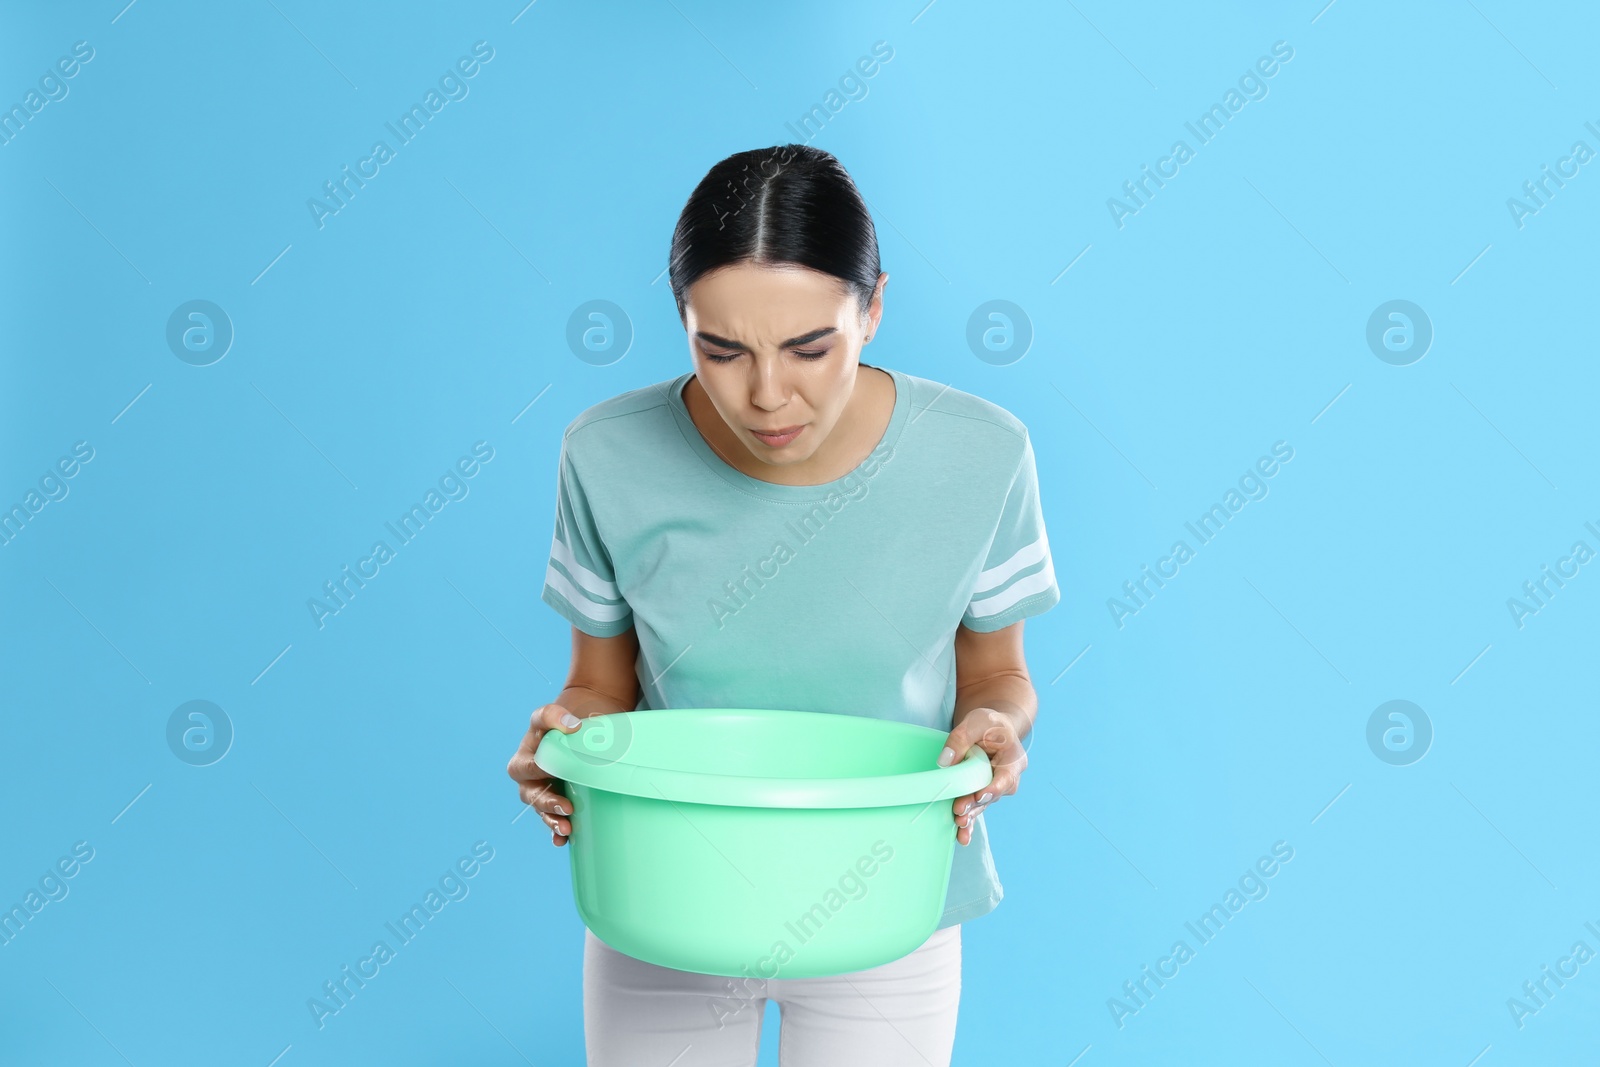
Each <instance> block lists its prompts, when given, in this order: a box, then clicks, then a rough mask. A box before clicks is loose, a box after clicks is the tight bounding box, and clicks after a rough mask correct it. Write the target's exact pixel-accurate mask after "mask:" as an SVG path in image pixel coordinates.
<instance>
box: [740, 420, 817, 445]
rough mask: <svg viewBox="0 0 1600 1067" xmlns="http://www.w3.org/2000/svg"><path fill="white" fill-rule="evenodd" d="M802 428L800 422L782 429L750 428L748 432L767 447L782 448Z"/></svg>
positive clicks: (797, 434)
mask: <svg viewBox="0 0 1600 1067" xmlns="http://www.w3.org/2000/svg"><path fill="white" fill-rule="evenodd" d="M804 429H805V426H804V424H802V425H800V426H786V427H784V428H783V429H780V430H773V431H770V432H769V431H765V430H751V431H750V433H751V435H752V436H754V437H755V439H756V440H757V441H760V442H761V443H762V444H764V445H766V446H768V447H769V448H782V447H783V446H784V445H786V444H788V443H789V442H790V441H793V440H794V439H795V438H796V437H799V436H800V432H801V431H802V430H804Z"/></svg>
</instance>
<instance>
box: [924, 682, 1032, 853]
mask: <svg viewBox="0 0 1600 1067" xmlns="http://www.w3.org/2000/svg"><path fill="white" fill-rule="evenodd" d="M974 745H976V746H978V747H979V748H981V749H983V751H984V752H986V753H988V755H989V766H990V767H991V768H992V769H993V772H994V775H993V778H992V779H991V781H990V782H989V784H988V785H986V786H984V787H983V788H982V789H980V790H978V791H977V792H976V793H968V794H966V795H965V796H959V797H956V799H955V802H954V803H953V804H952V806H951V810H952V811H953V812H954V813H955V816H956V840H957V841H959V842H961V843H962V844H963V845H965V844H967V843H968V842H970V841H971V840H972V823H973V821H974V820H975V819H977V817H978V815H979V813H980V812H982V811H983V810H984V809H985V808H987V807H988V806H989V805H990V804H993V803H994V802H995V801H996V800H999V799H1000V798H1001V797H1003V796H1009V795H1011V794H1012V793H1015V792H1016V791H1017V784H1018V782H1019V781H1020V779H1021V778H1022V772H1023V770H1025V769H1026V768H1027V766H1028V753H1027V750H1026V749H1024V748H1023V747H1022V739H1021V738H1020V737H1018V736H1017V728H1016V725H1015V724H1014V723H1013V721H1012V720H1011V718H1010V717H1009V716H1007V715H1005V714H1004V713H1003V712H1000V711H996V710H995V709H994V708H973V709H972V710H971V711H969V712H967V714H966V716H965V717H964V718H962V720H961V722H960V723H959V724H957V726H956V728H955V729H953V730H951V731H950V736H949V737H948V738H946V739H945V750H944V752H942V753H940V755H939V766H941V767H949V766H953V765H955V763H956V762H958V761H959V760H961V759H962V758H963V757H965V756H966V754H967V752H968V751H969V750H970V749H971V748H972V746H974Z"/></svg>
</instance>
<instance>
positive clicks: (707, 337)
mask: <svg viewBox="0 0 1600 1067" xmlns="http://www.w3.org/2000/svg"><path fill="white" fill-rule="evenodd" d="M838 332H839V330H838V328H837V327H834V326H823V327H821V328H820V329H816V330H812V331H811V332H810V333H803V334H801V335H800V336H799V337H791V338H789V339H788V340H787V341H785V342H783V343H782V344H780V345H779V346H778V347H779V348H793V347H794V346H795V345H804V344H810V343H811V342H812V341H815V340H817V339H818V338H821V337H826V336H828V335H829V334H833V333H838ZM694 335H695V336H696V337H698V338H700V340H702V341H710V342H711V343H712V344H714V345H721V346H722V347H723V348H737V349H738V350H739V351H741V352H748V351H750V346H749V345H746V344H741V343H740V342H738V341H730V340H728V339H727V338H726V337H718V336H717V335H716V334H714V333H707V332H706V331H705V330H696V331H695V332H694Z"/></svg>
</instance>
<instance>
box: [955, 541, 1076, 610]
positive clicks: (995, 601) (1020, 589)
mask: <svg viewBox="0 0 1600 1067" xmlns="http://www.w3.org/2000/svg"><path fill="white" fill-rule="evenodd" d="M1043 543H1044V542H1043V540H1042V539H1041V540H1039V541H1035V542H1034V544H1035V545H1042V544H1043ZM1031 547H1032V546H1030V548H1031ZM1022 551H1023V552H1026V551H1028V549H1023V550H1022ZM1041 551H1042V550H1041ZM1020 555H1022V552H1019V553H1017V556H1020ZM1017 556H1013V557H1011V560H1010V561H1007V562H1006V563H1005V564H1002V565H1001V566H1002V567H1010V566H1011V561H1014V560H1015V559H1016V558H1017ZM1037 559H1038V555H1037V554H1036V555H1035V557H1034V558H1033V559H1030V560H1028V562H1029V563H1032V562H1035V561H1037ZM1026 565H1027V564H1019V565H1018V566H1016V567H1011V569H1010V570H1009V571H1007V572H1006V573H1007V574H1008V575H1011V574H1015V573H1016V572H1017V571H1018V570H1020V569H1021V568H1022V567H1023V566H1026ZM1000 569H1001V568H1000V567H997V568H995V570H1000ZM985 573H992V572H985ZM1055 580H1056V572H1055V567H1054V565H1053V564H1052V563H1051V561H1050V556H1049V554H1048V553H1045V554H1044V569H1043V570H1041V571H1039V572H1038V573H1036V574H1030V575H1028V576H1027V577H1026V578H1024V579H1022V580H1021V581H1019V582H1017V583H1016V584H1015V585H1013V586H1011V588H1009V589H1007V590H1005V591H1004V592H1002V593H995V594H994V595H993V596H988V597H984V598H982V599H980V600H974V601H973V602H972V603H970V604H968V605H967V613H968V614H969V615H971V616H972V617H973V618H975V619H981V618H984V617H985V616H988V615H998V614H999V613H1000V612H1002V611H1004V610H1006V609H1007V608H1009V607H1010V606H1011V605H1013V604H1015V603H1016V602H1017V601H1019V600H1022V599H1023V598H1025V597H1030V596H1032V595H1033V594H1035V593H1040V592H1043V591H1044V590H1046V589H1049V588H1050V586H1051V585H1052V584H1054V583H1055ZM992 587H993V586H992V584H991V586H989V588H992Z"/></svg>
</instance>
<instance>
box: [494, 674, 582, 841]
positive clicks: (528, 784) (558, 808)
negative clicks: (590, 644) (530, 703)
mask: <svg viewBox="0 0 1600 1067" xmlns="http://www.w3.org/2000/svg"><path fill="white" fill-rule="evenodd" d="M579 722H580V720H579V718H578V717H577V716H576V715H574V714H573V713H572V712H571V711H570V710H568V709H567V708H565V707H563V706H562V705H560V704H546V705H544V706H543V707H541V708H536V709H534V712H533V716H532V718H531V720H530V721H529V723H528V732H527V733H526V734H524V735H523V736H522V744H521V745H519V746H517V752H516V755H514V756H512V757H511V762H510V763H508V764H506V773H507V774H509V775H510V776H511V778H512V780H514V781H515V782H516V783H517V789H518V792H519V793H520V794H521V796H522V802H523V803H524V804H527V805H529V806H531V807H532V808H533V809H534V810H535V811H537V812H538V813H539V817H540V818H541V819H543V820H544V824H545V825H546V826H548V827H549V828H550V843H551V844H552V845H556V846H558V847H559V846H561V845H564V844H566V843H567V838H568V837H570V836H572V823H571V822H570V821H569V820H568V819H567V818H566V816H569V815H571V814H572V801H570V800H568V799H567V798H566V796H565V795H563V794H562V793H561V791H560V789H559V788H557V786H558V783H559V781H560V780H559V779H557V778H553V777H551V776H550V775H549V774H547V773H545V770H544V768H542V767H540V766H539V765H538V764H537V763H535V762H534V761H533V753H534V750H535V749H537V748H538V747H539V740H540V738H542V737H544V735H545V734H547V733H549V732H550V731H551V730H560V731H561V732H562V733H564V734H570V733H572V732H573V731H575V730H576V729H577V728H578V725H579Z"/></svg>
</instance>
